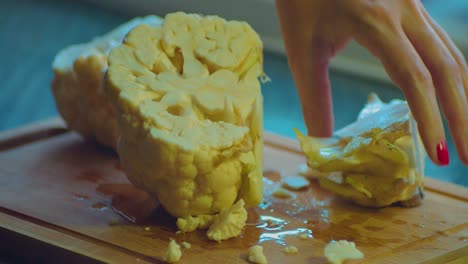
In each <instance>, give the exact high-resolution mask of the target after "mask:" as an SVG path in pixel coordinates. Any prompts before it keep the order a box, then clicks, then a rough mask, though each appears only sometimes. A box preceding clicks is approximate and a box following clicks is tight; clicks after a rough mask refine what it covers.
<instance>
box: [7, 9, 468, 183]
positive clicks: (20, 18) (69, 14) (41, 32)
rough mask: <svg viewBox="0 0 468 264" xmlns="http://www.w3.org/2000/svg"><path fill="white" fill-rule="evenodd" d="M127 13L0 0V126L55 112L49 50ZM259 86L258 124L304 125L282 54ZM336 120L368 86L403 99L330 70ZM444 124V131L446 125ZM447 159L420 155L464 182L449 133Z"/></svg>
mask: <svg viewBox="0 0 468 264" xmlns="http://www.w3.org/2000/svg"><path fill="white" fill-rule="evenodd" d="M128 19H130V17H128V16H126V15H123V14H118V13H115V12H112V11H109V10H106V9H101V8H98V7H95V6H92V5H87V4H82V3H80V2H76V1H75V2H72V1H58V0H43V1H33V0H29V1H28V0H16V1H13V0H3V1H1V2H0V33H1V42H0V58H1V59H2V63H1V64H0V80H2V85H1V86H0V131H3V130H7V129H11V128H14V127H17V126H21V125H25V124H28V123H31V122H35V121H39V120H42V119H46V118H50V117H53V116H57V114H58V113H57V110H56V108H55V104H54V100H53V97H52V93H51V91H50V82H51V80H52V69H51V63H52V60H53V58H54V56H55V54H56V53H57V52H58V51H59V50H60V49H61V48H64V47H66V46H68V45H71V44H76V43H81V42H87V41H89V40H90V39H91V38H93V37H95V36H98V35H100V34H103V33H105V32H107V31H109V30H111V29H112V28H114V27H116V26H117V25H119V24H121V23H123V22H124V21H127V20H128ZM265 71H266V73H267V74H268V75H269V76H270V78H271V79H272V82H270V83H268V84H266V85H264V87H263V92H264V98H265V100H264V105H265V110H264V111H265V117H264V125H265V129H266V130H269V131H272V132H275V133H278V134H282V135H285V136H289V137H294V133H293V130H292V128H293V127H297V128H299V129H300V130H302V131H305V126H304V123H303V120H302V114H301V109H300V105H299V100H298V96H297V93H296V91H295V88H294V83H293V80H292V77H291V74H290V72H289V69H288V66H287V62H286V59H285V57H283V56H281V55H276V54H273V53H268V52H266V54H265ZM331 82H332V86H333V100H334V101H333V102H334V111H335V118H336V122H335V127H336V128H340V127H342V126H344V125H346V124H348V123H350V122H352V121H353V120H354V118H355V117H356V115H357V113H358V112H359V110H360V108H361V107H362V105H363V104H364V103H365V101H366V99H367V95H368V94H369V93H370V92H376V93H377V94H379V96H380V97H381V98H382V99H384V100H389V99H392V98H400V99H403V95H402V93H401V92H400V91H399V90H398V89H396V88H395V87H392V86H391V85H389V84H387V83H379V82H376V81H370V80H365V79H362V78H357V77H355V76H353V75H350V74H346V73H343V72H331ZM447 131H448V130H447ZM448 147H449V150H450V156H451V164H450V166H448V167H444V168H440V167H437V166H435V165H433V164H432V163H430V161H429V160H427V161H426V164H427V165H426V174H427V175H428V176H430V177H434V178H438V179H442V180H445V181H449V182H452V183H456V184H461V185H464V186H468V167H465V166H463V164H462V163H461V162H460V161H459V159H458V157H457V155H456V151H455V147H454V145H453V141H452V140H451V139H449V140H448Z"/></svg>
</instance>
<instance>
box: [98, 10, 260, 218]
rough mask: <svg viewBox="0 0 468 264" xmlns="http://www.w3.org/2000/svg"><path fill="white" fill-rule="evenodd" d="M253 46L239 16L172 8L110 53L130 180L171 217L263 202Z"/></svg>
mask: <svg viewBox="0 0 468 264" xmlns="http://www.w3.org/2000/svg"><path fill="white" fill-rule="evenodd" d="M262 74H263V72H262V43H261V41H260V38H259V37H258V35H257V34H256V33H255V32H254V31H253V30H252V28H251V27H250V26H249V25H248V24H247V23H243V22H238V21H229V22H228V21H226V20H224V19H222V18H219V17H216V16H206V17H202V16H199V15H190V14H184V13H181V12H178V13H173V14H169V15H167V16H166V17H165V19H164V22H163V24H162V26H148V25H139V26H137V27H135V28H134V29H133V30H131V31H130V32H129V34H128V35H127V37H126V38H125V39H124V41H123V45H121V46H120V47H117V48H115V49H113V50H112V51H111V52H110V54H109V69H108V72H107V76H108V78H107V86H106V87H107V90H108V94H109V95H110V96H111V98H112V101H113V103H114V105H115V106H116V109H117V111H118V116H119V128H120V132H121V137H120V140H119V145H118V147H117V151H118V153H119V156H120V159H121V162H122V165H123V168H124V170H125V172H126V174H127V177H128V178H129V180H130V181H131V182H132V183H134V184H135V185H136V186H138V187H140V188H142V189H145V190H147V191H148V192H149V193H151V194H152V195H154V196H155V197H157V198H158V200H159V201H160V202H161V204H162V206H163V207H164V208H165V209H166V210H167V211H168V212H169V213H170V214H172V215H173V216H175V217H182V218H185V217H188V216H197V215H210V214H211V215H212V214H216V213H219V212H220V211H221V210H222V209H225V208H229V207H230V206H231V205H233V204H234V202H235V201H237V200H240V199H243V200H244V201H245V203H246V205H247V206H249V207H253V206H256V205H258V203H259V202H260V201H261V199H262V145H263V138H262V127H263V125H262V119H263V117H262V100H263V99H262V94H261V90H260V82H259V80H258V77H259V76H260V75H262Z"/></svg>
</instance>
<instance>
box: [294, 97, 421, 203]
mask: <svg viewBox="0 0 468 264" xmlns="http://www.w3.org/2000/svg"><path fill="white" fill-rule="evenodd" d="M410 122H411V119H410V111H409V108H408V105H407V103H406V102H405V101H399V100H394V101H392V102H390V103H389V104H385V103H382V101H380V99H379V98H378V97H377V96H376V95H375V94H372V95H371V96H370V99H369V102H368V104H367V105H366V107H365V108H364V109H363V110H362V111H361V113H360V115H359V117H358V120H357V121H356V122H355V123H353V124H350V125H349V126H347V127H345V128H343V129H342V130H339V131H337V132H336V136H337V137H338V138H330V139H321V138H311V137H307V136H304V135H302V134H301V133H300V132H299V131H297V137H298V139H299V142H300V144H301V147H302V150H303V151H304V153H305V155H306V157H307V163H308V166H309V167H310V168H311V169H312V170H313V171H315V172H316V174H317V175H318V179H319V182H320V185H321V186H322V187H324V188H326V189H328V190H330V191H332V192H335V193H337V194H339V195H340V196H343V197H344V198H346V199H350V200H352V201H354V202H355V203H357V204H360V205H363V206H369V207H382V206H387V205H390V204H392V203H395V202H403V203H406V205H408V206H412V205H415V204H411V201H413V200H414V199H415V198H414V197H418V198H419V195H420V193H419V192H422V188H423V178H424V175H419V174H418V169H417V168H418V167H419V168H420V171H421V172H423V166H424V164H423V149H422V148H421V147H420V146H421V143H420V140H419V136H418V134H417V130H416V129H410ZM411 130H414V132H413V131H411ZM411 132H413V133H416V134H414V137H413V135H412V133H411ZM418 201H419V200H418ZM413 202H414V201H413Z"/></svg>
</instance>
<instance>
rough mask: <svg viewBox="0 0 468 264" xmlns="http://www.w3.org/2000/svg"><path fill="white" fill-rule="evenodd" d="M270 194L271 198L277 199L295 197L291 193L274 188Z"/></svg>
mask: <svg viewBox="0 0 468 264" xmlns="http://www.w3.org/2000/svg"><path fill="white" fill-rule="evenodd" d="M272 194H273V196H275V197H278V198H294V197H295V195H294V194H293V193H291V192H290V191H288V190H286V189H284V188H281V187H278V188H276V189H275V190H274V191H273V193H272Z"/></svg>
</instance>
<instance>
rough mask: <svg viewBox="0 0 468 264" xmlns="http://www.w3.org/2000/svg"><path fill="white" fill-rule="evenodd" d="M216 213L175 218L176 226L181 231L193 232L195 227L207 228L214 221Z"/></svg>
mask: <svg viewBox="0 0 468 264" xmlns="http://www.w3.org/2000/svg"><path fill="white" fill-rule="evenodd" d="M217 219H218V215H197V216H188V217H184V218H178V219H177V222H176V224H177V227H178V228H179V230H180V231H182V232H193V231H195V230H197V229H207V228H209V227H210V226H211V225H212V224H213V223H214V222H215V221H217Z"/></svg>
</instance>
